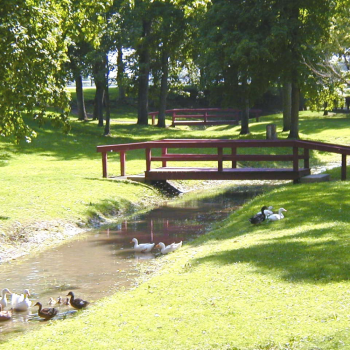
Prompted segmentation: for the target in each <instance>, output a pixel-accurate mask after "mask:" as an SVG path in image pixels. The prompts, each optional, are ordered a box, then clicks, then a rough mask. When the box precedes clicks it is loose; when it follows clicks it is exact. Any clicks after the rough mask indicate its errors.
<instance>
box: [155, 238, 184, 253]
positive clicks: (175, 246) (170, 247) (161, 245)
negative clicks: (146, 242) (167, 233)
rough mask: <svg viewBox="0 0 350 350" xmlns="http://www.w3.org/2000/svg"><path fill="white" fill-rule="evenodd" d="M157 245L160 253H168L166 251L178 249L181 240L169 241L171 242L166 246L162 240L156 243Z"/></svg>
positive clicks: (180, 245)
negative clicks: (177, 241)
mask: <svg viewBox="0 0 350 350" xmlns="http://www.w3.org/2000/svg"><path fill="white" fill-rule="evenodd" d="M157 247H159V248H160V252H161V253H162V254H168V253H170V252H173V251H175V250H176V249H179V248H180V247H182V241H181V242H179V243H171V244H169V245H167V246H165V244H164V243H163V242H159V243H158V244H157Z"/></svg>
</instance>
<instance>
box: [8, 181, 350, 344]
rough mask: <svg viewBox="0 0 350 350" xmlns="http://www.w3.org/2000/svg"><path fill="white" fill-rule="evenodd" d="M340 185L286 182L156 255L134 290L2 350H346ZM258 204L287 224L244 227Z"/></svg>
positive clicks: (346, 269)
mask: <svg viewBox="0 0 350 350" xmlns="http://www.w3.org/2000/svg"><path fill="white" fill-rule="evenodd" d="M347 185H348V183H339V182H333V183H330V184H326V185H325V184H313V185H301V186H286V187H281V188H278V189H276V190H274V191H272V192H270V193H267V194H265V195H263V196H260V197H257V198H255V199H254V200H252V201H251V202H250V203H249V204H247V205H246V206H245V207H244V208H242V209H241V210H239V211H237V212H235V213H233V214H232V216H231V217H230V218H229V220H228V221H226V222H225V223H224V224H222V225H220V226H221V227H220V228H218V229H217V230H215V231H213V232H211V233H210V234H208V235H206V236H203V237H201V238H199V239H198V240H196V241H195V242H193V243H190V244H187V245H186V246H185V247H184V248H183V249H182V250H180V251H178V252H176V253H174V254H172V255H169V256H165V257H162V258H160V259H158V261H157V262H155V263H156V264H161V265H163V266H162V269H161V270H160V272H158V273H156V274H155V276H153V277H151V278H150V279H149V280H147V281H145V282H144V283H142V284H141V285H140V286H139V287H138V288H136V289H135V290H133V291H129V292H123V291H120V292H118V293H116V294H115V295H114V296H113V297H111V298H108V299H102V300H101V301H99V302H97V303H96V304H95V305H93V306H92V307H91V308H90V310H89V311H84V312H82V313H81V314H80V315H79V316H77V317H76V318H74V319H70V320H66V321H57V322H52V324H51V325H50V326H47V327H43V328H41V330H40V331H38V332H33V333H30V334H28V335H25V336H21V337H18V338H17V339H15V340H13V341H10V342H9V343H5V344H2V348H3V349H14V348H20V347H22V348H25V349H44V348H45V349H65V348H67V347H69V348H76V349H91V348H94V349H165V348H170V349H215V348H217V349H311V348H312V349H337V348H341V349H346V348H348V347H347V346H346V345H344V343H343V342H345V344H346V343H347V340H349V339H348V332H349V315H350V307H349V302H350V292H349V285H350V283H349V275H350V264H349V258H350V253H349V226H350V224H349V216H348V215H347V213H348V212H349V207H350V196H349V194H348V193H346V192H344V186H347ZM340 197H341V198H342V200H341V202H339V198H340ZM315 201H316V202H315ZM317 201H318V203H317ZM262 203H267V204H272V205H274V206H275V207H279V206H280V205H283V206H285V207H286V208H288V212H287V213H286V218H285V220H283V221H280V222H274V223H266V224H263V225H261V226H252V225H250V223H249V222H248V218H249V216H250V215H251V213H254V212H256V211H257V209H258V208H260V206H261V204H262ZM92 343H93V344H94V345H92Z"/></svg>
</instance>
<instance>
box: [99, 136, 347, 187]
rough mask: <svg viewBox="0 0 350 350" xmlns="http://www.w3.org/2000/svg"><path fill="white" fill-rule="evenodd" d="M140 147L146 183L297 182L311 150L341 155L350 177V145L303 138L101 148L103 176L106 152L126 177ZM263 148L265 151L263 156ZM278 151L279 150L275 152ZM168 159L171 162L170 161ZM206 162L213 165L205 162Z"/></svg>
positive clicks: (305, 169) (306, 168) (184, 141)
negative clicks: (129, 159) (115, 155)
mask: <svg viewBox="0 0 350 350" xmlns="http://www.w3.org/2000/svg"><path fill="white" fill-rule="evenodd" d="M137 149H138V150H139V149H144V150H145V172H144V176H145V180H146V181H152V180H293V181H294V182H298V181H299V180H300V178H301V177H303V176H306V175H309V174H310V173H311V171H310V164H309V159H310V150H317V151H323V152H331V153H337V154H340V155H341V179H342V180H346V157H347V156H348V155H350V146H341V145H336V144H329V143H323V142H315V141H304V140H222V139H165V140H158V141H148V142H138V143H128V144H117V145H104V146H97V152H101V154H102V174H103V177H108V171H107V169H108V157H107V154H108V153H109V152H119V155H120V175H121V176H126V152H129V151H132V150H137ZM189 149H195V150H196V153H189V152H188V150H189ZM241 149H246V151H247V150H248V151H250V152H251V151H252V150H254V149H256V150H260V152H258V153H260V154H252V153H250V152H249V154H247V152H245V153H244V154H243V153H239V150H241ZM170 150H172V152H170ZM179 150H181V151H182V152H179ZM261 151H262V153H264V154H261ZM272 151H273V154H272ZM276 151H278V152H279V154H275V153H276ZM198 152H200V153H198ZM286 152H289V153H286ZM266 153H269V154H266ZM153 162H158V163H157V164H158V165H159V164H161V166H160V167H159V166H158V167H152V165H153V164H154V163H153ZM170 162H171V163H172V164H171V165H169V163H170ZM192 162H196V165H195V166H192V164H191V163H192ZM198 162H206V163H205V165H206V166H205V167H198V166H197V165H198ZM224 162H225V163H224ZM238 162H240V164H242V162H249V164H253V165H254V167H251V166H247V167H242V166H241V167H238V164H237V163H238ZM258 162H267V163H268V165H269V167H257V164H258ZM277 162H283V164H285V163H286V162H287V163H290V166H288V167H276V166H275V164H276V163H277ZM173 163H175V164H178V163H185V164H184V165H185V166H182V167H178V166H174V165H173ZM208 163H210V164H214V166H207V164H208ZM300 163H301V164H300ZM227 164H229V166H227Z"/></svg>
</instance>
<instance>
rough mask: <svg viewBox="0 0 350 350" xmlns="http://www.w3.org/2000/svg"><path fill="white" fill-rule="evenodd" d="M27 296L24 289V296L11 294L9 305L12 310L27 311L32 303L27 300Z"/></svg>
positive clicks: (26, 291) (27, 293) (27, 291)
mask: <svg viewBox="0 0 350 350" xmlns="http://www.w3.org/2000/svg"><path fill="white" fill-rule="evenodd" d="M28 296H30V293H29V290H28V289H25V290H24V294H21V295H18V294H15V293H12V297H11V304H12V308H13V310H15V311H27V310H28V309H29V308H30V306H31V305H32V302H31V301H30V300H29V299H28Z"/></svg>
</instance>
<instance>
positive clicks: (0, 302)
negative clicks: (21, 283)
mask: <svg viewBox="0 0 350 350" xmlns="http://www.w3.org/2000/svg"><path fill="white" fill-rule="evenodd" d="M7 294H12V293H11V292H10V291H9V290H8V289H7V288H5V289H3V290H2V292H1V300H0V305H2V308H3V309H5V308H6V306H7Z"/></svg>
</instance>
